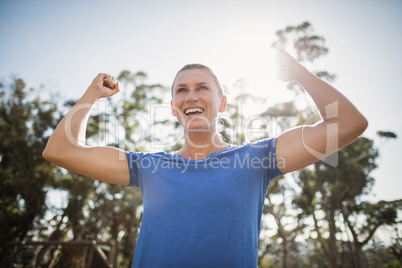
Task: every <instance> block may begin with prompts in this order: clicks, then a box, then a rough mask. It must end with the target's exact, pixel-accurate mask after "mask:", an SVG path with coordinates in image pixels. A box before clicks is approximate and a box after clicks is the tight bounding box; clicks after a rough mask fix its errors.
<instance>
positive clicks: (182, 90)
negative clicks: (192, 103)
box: [176, 87, 186, 93]
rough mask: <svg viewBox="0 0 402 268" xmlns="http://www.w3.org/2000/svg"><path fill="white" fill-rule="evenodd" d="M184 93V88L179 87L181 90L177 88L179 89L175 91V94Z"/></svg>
mask: <svg viewBox="0 0 402 268" xmlns="http://www.w3.org/2000/svg"><path fill="white" fill-rule="evenodd" d="M185 91H186V89H185V88H184V87H181V88H179V89H177V91H176V92H177V93H180V92H185Z"/></svg>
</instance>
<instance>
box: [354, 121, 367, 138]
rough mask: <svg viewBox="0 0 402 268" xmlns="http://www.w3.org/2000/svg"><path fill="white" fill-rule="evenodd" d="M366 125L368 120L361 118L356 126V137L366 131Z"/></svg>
mask: <svg viewBox="0 0 402 268" xmlns="http://www.w3.org/2000/svg"><path fill="white" fill-rule="evenodd" d="M368 124H369V123H368V120H367V119H366V118H365V117H364V116H362V118H361V120H359V123H358V124H357V126H356V132H357V133H359V134H358V136H360V135H361V134H363V132H364V131H365V130H366V129H367V127H368Z"/></svg>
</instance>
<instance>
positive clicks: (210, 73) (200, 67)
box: [170, 63, 223, 98]
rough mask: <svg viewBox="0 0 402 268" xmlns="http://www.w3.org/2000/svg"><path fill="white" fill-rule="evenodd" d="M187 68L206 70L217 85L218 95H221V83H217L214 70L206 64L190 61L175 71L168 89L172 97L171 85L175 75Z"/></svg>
mask: <svg viewBox="0 0 402 268" xmlns="http://www.w3.org/2000/svg"><path fill="white" fill-rule="evenodd" d="M189 70H203V71H205V72H207V73H208V74H209V75H210V76H211V77H212V78H213V79H214V81H215V83H216V86H217V87H218V93H219V96H220V97H222V96H223V90H222V87H221V84H220V83H219V80H218V78H217V77H216V75H215V74H214V72H213V71H212V70H211V68H209V67H208V66H205V65H203V64H200V63H191V64H187V65H185V66H184V67H183V68H181V69H180V70H179V71H178V72H177V74H176V76H175V77H174V80H173V84H172V88H171V90H170V93H171V95H172V98H173V85H174V82H175V81H176V78H177V76H178V75H179V73H181V72H183V71H189Z"/></svg>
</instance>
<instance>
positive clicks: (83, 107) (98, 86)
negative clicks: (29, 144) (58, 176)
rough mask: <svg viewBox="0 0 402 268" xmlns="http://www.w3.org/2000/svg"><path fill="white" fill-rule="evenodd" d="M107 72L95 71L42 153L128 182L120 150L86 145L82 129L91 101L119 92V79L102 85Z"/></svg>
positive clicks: (75, 167) (66, 164)
mask: <svg viewBox="0 0 402 268" xmlns="http://www.w3.org/2000/svg"><path fill="white" fill-rule="evenodd" d="M104 79H106V80H111V79H112V77H111V76H109V75H107V74H98V75H97V76H96V77H95V79H94V80H93V82H92V83H91V85H90V86H89V87H88V89H87V91H86V92H85V93H84V95H83V96H82V97H81V98H80V100H79V101H78V102H77V103H76V104H75V106H74V107H73V108H72V109H71V110H70V111H69V112H68V113H67V115H66V116H65V117H64V118H63V120H62V121H61V122H60V123H59V125H58V126H57V128H56V129H55V131H54V133H53V134H52V136H51V137H50V139H49V141H48V143H47V145H46V148H45V150H44V151H43V153H42V155H43V157H44V158H45V159H46V160H48V161H49V162H51V163H53V164H55V165H58V166H60V167H63V168H65V169H68V170H70V171H72V172H75V173H78V174H81V175H84V176H87V177H90V178H92V179H95V180H99V181H103V182H108V183H113V184H121V185H128V184H129V180H130V179H129V178H130V175H129V171H128V164H127V158H126V154H125V152H124V151H122V150H120V149H117V148H113V147H88V146H86V145H85V132H86V128H87V123H88V118H89V115H90V113H91V109H92V107H93V105H94V104H95V103H96V102H97V101H98V100H99V99H100V98H104V97H110V96H113V95H114V94H116V93H117V92H119V83H116V84H115V85H114V87H113V88H108V87H106V86H104V85H103V82H104Z"/></svg>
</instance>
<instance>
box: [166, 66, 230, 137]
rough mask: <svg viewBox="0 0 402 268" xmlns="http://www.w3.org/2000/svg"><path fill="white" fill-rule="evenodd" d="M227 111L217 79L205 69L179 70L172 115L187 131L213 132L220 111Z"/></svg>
mask: <svg viewBox="0 0 402 268" xmlns="http://www.w3.org/2000/svg"><path fill="white" fill-rule="evenodd" d="M225 110H226V96H223V94H222V93H221V90H220V86H219V85H218V82H217V81H216V79H215V78H214V77H213V76H211V74H209V73H208V71H207V70H203V69H190V70H184V71H180V72H179V73H178V74H177V76H176V78H175V81H174V82H173V86H172V113H173V115H174V116H176V117H177V119H178V121H179V122H180V124H181V125H182V126H183V127H184V129H185V130H196V129H198V130H202V132H209V131H211V132H214V131H215V129H216V118H217V116H218V113H219V112H221V113H222V112H224V111H225Z"/></svg>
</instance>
